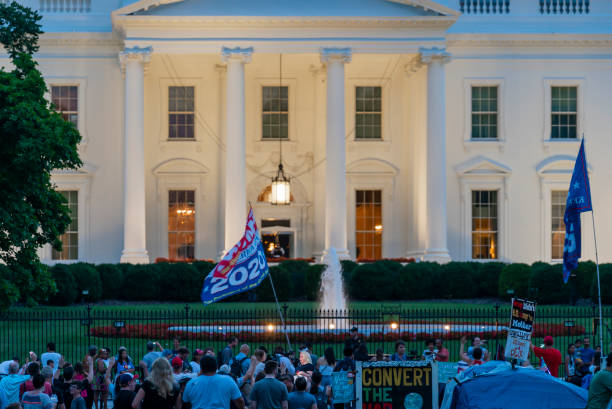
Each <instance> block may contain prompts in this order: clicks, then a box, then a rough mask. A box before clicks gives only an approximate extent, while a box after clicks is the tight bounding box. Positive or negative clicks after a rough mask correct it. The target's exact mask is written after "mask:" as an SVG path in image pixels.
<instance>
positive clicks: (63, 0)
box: [38, 0, 91, 13]
mask: <svg viewBox="0 0 612 409" xmlns="http://www.w3.org/2000/svg"><path fill="white" fill-rule="evenodd" d="M39 3H40V4H39V7H38V9H39V10H40V11H41V12H43V13H89V12H90V11H91V0H39Z"/></svg>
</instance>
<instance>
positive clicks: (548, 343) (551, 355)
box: [530, 335, 561, 378]
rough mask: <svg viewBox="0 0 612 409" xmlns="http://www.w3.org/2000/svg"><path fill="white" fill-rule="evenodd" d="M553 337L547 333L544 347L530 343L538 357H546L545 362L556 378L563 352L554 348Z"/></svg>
mask: <svg viewBox="0 0 612 409" xmlns="http://www.w3.org/2000/svg"><path fill="white" fill-rule="evenodd" d="M553 343H554V340H553V337H551V336H550V335H547V336H545V337H544V348H539V347H536V346H534V345H533V344H532V343H531V344H530V346H531V350H532V351H533V353H534V354H535V356H537V357H538V358H542V359H544V363H545V364H546V366H547V367H548V370H549V371H550V374H551V375H552V376H554V377H555V378H558V377H559V366H560V365H561V352H559V350H558V349H556V348H553Z"/></svg>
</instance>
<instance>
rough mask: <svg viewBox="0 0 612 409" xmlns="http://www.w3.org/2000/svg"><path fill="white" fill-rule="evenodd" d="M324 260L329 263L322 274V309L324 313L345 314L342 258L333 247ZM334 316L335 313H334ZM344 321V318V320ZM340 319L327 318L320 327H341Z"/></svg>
mask: <svg viewBox="0 0 612 409" xmlns="http://www.w3.org/2000/svg"><path fill="white" fill-rule="evenodd" d="M322 262H323V263H324V264H326V265H327V267H326V268H325V271H324V272H323V275H322V276H321V302H320V305H319V306H320V309H321V310H322V311H323V313H324V314H330V315H331V314H333V312H334V311H336V312H340V313H342V314H344V312H345V311H346V295H345V294H344V285H343V282H342V265H341V264H340V258H339V257H338V254H337V253H336V249H334V248H333V247H332V248H330V249H329V251H328V252H327V253H326V254H325V255H324V256H323V259H322ZM332 316H333V315H332ZM343 321H344V320H343ZM340 322H342V321H339V320H338V319H335V318H331V317H330V318H329V319H325V320H323V321H322V322H321V323H320V327H322V328H329V329H339V324H340Z"/></svg>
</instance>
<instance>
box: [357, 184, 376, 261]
mask: <svg viewBox="0 0 612 409" xmlns="http://www.w3.org/2000/svg"><path fill="white" fill-rule="evenodd" d="M381 199H382V192H381V191H380V190H358V191H357V192H356V200H355V203H356V209H355V219H356V220H355V235H356V237H355V247H356V249H357V254H356V256H357V258H362V259H380V258H382V232H383V224H382V201H381Z"/></svg>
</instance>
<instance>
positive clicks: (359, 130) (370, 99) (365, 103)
mask: <svg viewBox="0 0 612 409" xmlns="http://www.w3.org/2000/svg"><path fill="white" fill-rule="evenodd" d="M381 123H382V87H356V88H355V139H382V126H381Z"/></svg>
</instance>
